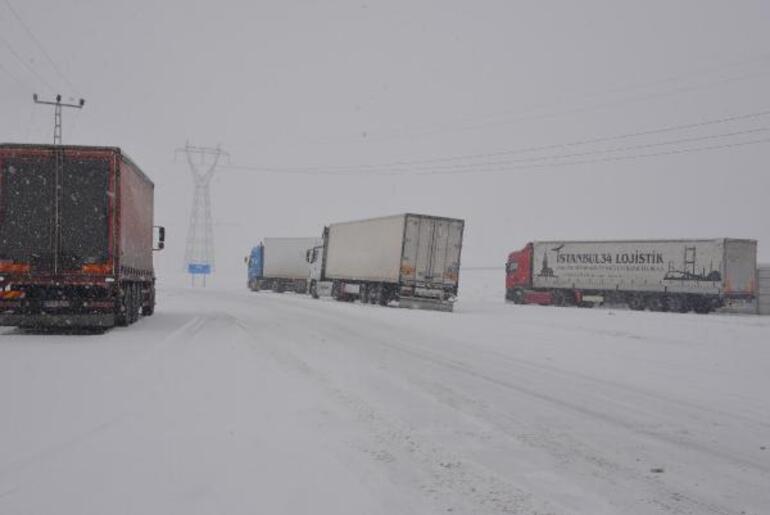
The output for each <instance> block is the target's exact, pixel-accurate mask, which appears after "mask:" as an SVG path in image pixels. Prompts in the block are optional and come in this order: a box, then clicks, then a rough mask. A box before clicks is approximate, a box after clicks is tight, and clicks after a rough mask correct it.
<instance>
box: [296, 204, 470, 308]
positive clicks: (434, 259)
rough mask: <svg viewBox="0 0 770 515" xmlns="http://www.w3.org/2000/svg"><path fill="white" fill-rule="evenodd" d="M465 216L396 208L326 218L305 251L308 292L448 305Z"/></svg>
mask: <svg viewBox="0 0 770 515" xmlns="http://www.w3.org/2000/svg"><path fill="white" fill-rule="evenodd" d="M464 225H465V222H464V221H463V220H458V219H453V218H442V217H435V216H428V215H417V214H411V213H407V214H401V215H395V216H387V217H382V218H372V219H368V220H360V221H355V222H345V223H337V224H331V225H329V226H328V227H327V228H326V229H325V230H324V238H323V245H321V246H318V247H316V248H314V249H311V250H310V251H309V252H308V260H309V261H310V262H311V263H313V264H314V265H315V266H314V268H313V270H312V271H311V279H310V292H311V294H313V296H316V297H317V296H319V295H323V294H329V295H331V296H333V297H335V298H337V299H338V300H347V301H353V300H356V299H359V300H361V301H362V302H368V303H372V304H375V303H378V304H381V305H386V304H388V303H389V302H391V301H397V302H398V305H399V306H402V307H417V308H428V309H438V310H444V311H451V309H452V306H453V303H454V301H455V299H456V297H457V285H458V280H459V270H460V253H461V250H462V237H463V229H464Z"/></svg>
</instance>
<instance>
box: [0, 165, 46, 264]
mask: <svg viewBox="0 0 770 515" xmlns="http://www.w3.org/2000/svg"><path fill="white" fill-rule="evenodd" d="M54 192H55V180H54V161H53V159H52V158H50V157H48V156H36V157H33V156H25V157H9V158H6V159H3V160H2V163H0V260H2V261H11V262H14V263H19V264H26V265H29V266H30V267H31V270H32V271H33V272H34V271H39V272H51V271H53V268H54V253H55V245H54V237H55V234H54Z"/></svg>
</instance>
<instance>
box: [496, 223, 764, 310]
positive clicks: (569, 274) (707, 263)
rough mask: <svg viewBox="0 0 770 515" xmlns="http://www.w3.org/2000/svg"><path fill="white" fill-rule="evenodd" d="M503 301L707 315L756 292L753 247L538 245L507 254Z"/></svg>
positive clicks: (731, 243) (747, 243) (728, 242)
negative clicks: (604, 305) (608, 305)
mask: <svg viewBox="0 0 770 515" xmlns="http://www.w3.org/2000/svg"><path fill="white" fill-rule="evenodd" d="M505 288H506V294H505V297H506V299H507V300H509V301H512V302H515V303H517V304H544V305H551V304H552V305H559V306H564V305H578V306H593V305H594V304H601V303H605V302H607V303H613V304H614V303H622V304H627V305H628V306H629V307H630V308H631V309H635V310H644V309H650V310H651V311H677V312H682V313H684V312H687V311H690V310H694V311H695V312H697V313H708V312H709V311H712V310H713V309H715V308H717V307H720V306H722V305H724V304H725V303H726V302H727V301H730V300H733V299H736V300H737V299H741V300H752V299H754V298H755V296H756V293H757V242H756V241H755V240H745V239H732V238H718V239H711V240H628V241H540V242H534V243H529V244H527V246H526V247H524V248H523V249H522V250H520V251H517V252H511V253H510V254H509V255H508V262H507V264H506V277H505Z"/></svg>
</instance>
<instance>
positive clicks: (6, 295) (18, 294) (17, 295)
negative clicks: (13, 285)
mask: <svg viewBox="0 0 770 515" xmlns="http://www.w3.org/2000/svg"><path fill="white" fill-rule="evenodd" d="M22 297H24V292H23V291H13V290H12V291H4V292H0V298H3V299H21V298H22Z"/></svg>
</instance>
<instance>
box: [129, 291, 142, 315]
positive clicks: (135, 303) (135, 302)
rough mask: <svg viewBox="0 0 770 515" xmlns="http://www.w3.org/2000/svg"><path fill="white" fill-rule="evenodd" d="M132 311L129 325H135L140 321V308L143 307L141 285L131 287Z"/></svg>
mask: <svg viewBox="0 0 770 515" xmlns="http://www.w3.org/2000/svg"><path fill="white" fill-rule="evenodd" d="M130 292H131V311H130V315H129V317H130V318H129V324H133V323H134V322H137V321H138V320H139V308H140V306H141V300H140V299H139V295H140V293H139V285H137V284H132V285H131V290H130Z"/></svg>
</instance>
